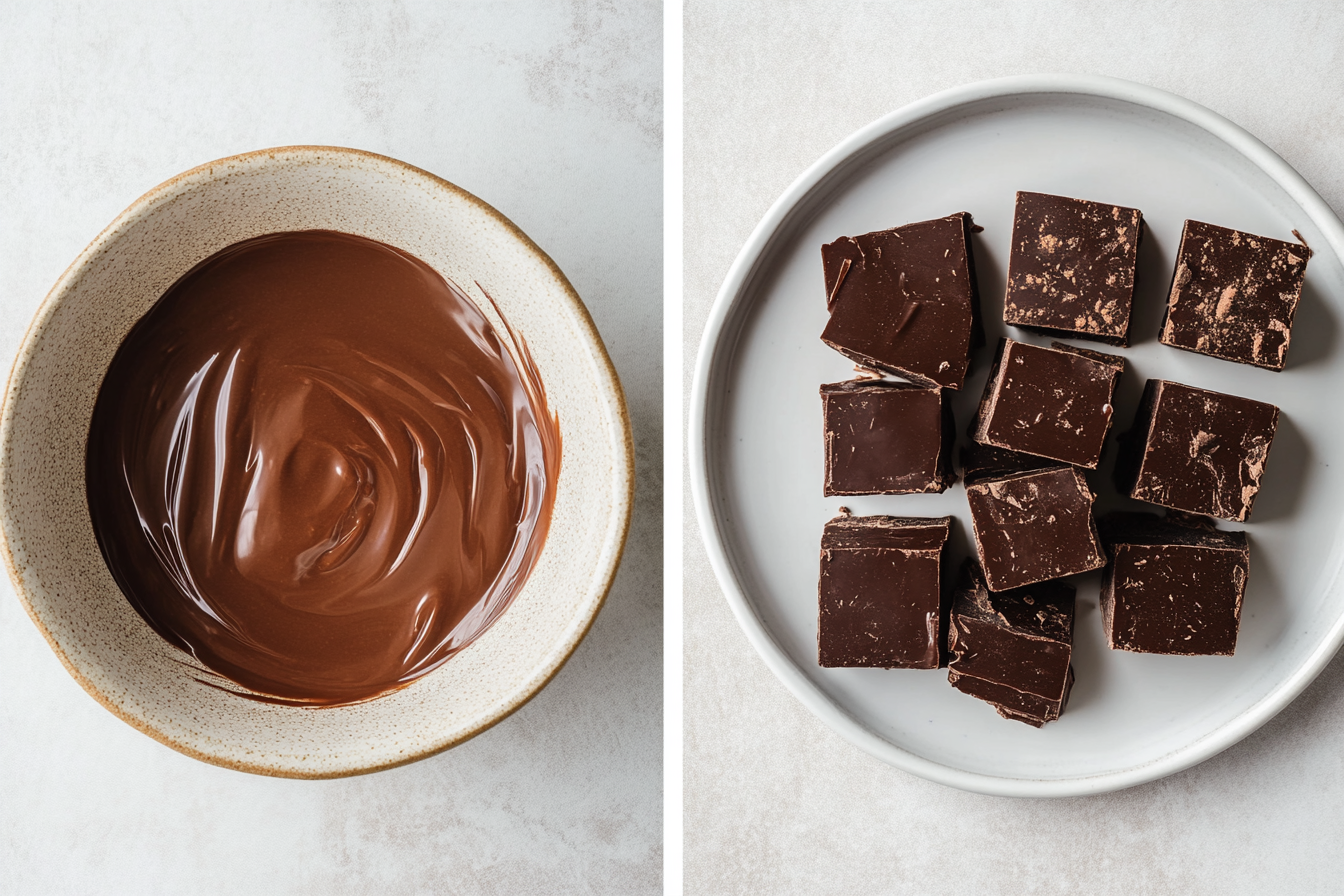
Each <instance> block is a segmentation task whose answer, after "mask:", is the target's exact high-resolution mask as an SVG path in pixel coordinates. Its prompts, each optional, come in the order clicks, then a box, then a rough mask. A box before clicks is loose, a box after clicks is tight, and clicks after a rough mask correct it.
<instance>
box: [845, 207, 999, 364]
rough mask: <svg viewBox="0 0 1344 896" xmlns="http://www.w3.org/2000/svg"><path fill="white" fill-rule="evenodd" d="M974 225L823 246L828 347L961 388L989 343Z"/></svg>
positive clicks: (921, 227) (950, 220)
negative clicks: (976, 353) (976, 352)
mask: <svg viewBox="0 0 1344 896" xmlns="http://www.w3.org/2000/svg"><path fill="white" fill-rule="evenodd" d="M973 226H974V225H973V223H972V221H971V216H970V215H969V214H967V213H966V212H960V213H958V214H955V215H949V216H948V217H946V218H937V219H935V220H932V221H921V222H919V223H916V224H907V225H905V226H904V227H896V228H894V229H892V230H880V231H877V232H875V233H865V234H863V235H861V236H854V237H849V236H846V237H841V238H840V239H838V240H836V241H835V242H833V243H828V244H826V245H824V246H822V247H821V260H822V268H823V271H824V273H825V281H826V307H827V309H828V310H829V311H830V312H831V318H830V321H829V322H828V323H827V324H826V329H825V331H824V332H823V333H822V335H821V339H822V341H823V342H825V343H826V344H827V345H829V346H830V347H831V348H833V349H835V350H836V351H838V352H840V353H841V354H843V355H845V356H846V357H849V358H852V359H853V360H854V361H856V362H858V363H859V364H862V365H864V366H866V367H872V368H875V369H877V370H881V371H884V372H886V373H892V374H895V375H897V376H900V377H904V378H905V379H908V380H911V381H913V382H916V383H919V384H921V385H924V386H943V387H945V388H948V389H960V388H961V385H962V383H963V382H964V381H965V379H966V370H967V366H968V365H969V362H970V355H971V351H972V350H973V349H975V348H978V347H979V346H981V345H983V344H984V332H983V329H982V327H981V325H980V316H979V315H980V301H979V294H978V293H977V291H976V285H975V260H974V257H973V255H972V254H971V238H970V235H971V229H972V227H973Z"/></svg>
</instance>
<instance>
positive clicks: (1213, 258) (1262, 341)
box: [1161, 221, 1311, 370]
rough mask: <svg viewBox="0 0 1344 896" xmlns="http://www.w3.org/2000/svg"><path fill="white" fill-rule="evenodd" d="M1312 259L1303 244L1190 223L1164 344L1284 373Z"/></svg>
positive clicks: (1179, 259)
mask: <svg viewBox="0 0 1344 896" xmlns="http://www.w3.org/2000/svg"><path fill="white" fill-rule="evenodd" d="M1309 258H1311V250H1310V249H1308V248H1307V247H1306V246H1303V245H1301V244H1300V243H1286V242H1284V241H1283V240H1275V239H1270V238H1269V237H1266V236H1256V235H1255V234H1253V233H1244V232H1242V231H1240V230H1231V229H1229V228H1227V227H1218V226H1216V225H1214V224H1205V223H1203V222H1201V221H1186V222H1185V229H1184V231H1182V233H1181V248H1180V250H1179V251H1178V252H1177V255H1176V271H1175V273H1174V274H1173V275H1172V278H1171V293H1170V295H1169V296H1168V297H1167V311H1166V316H1165V318H1164V319H1163V321H1162V337H1161V338H1162V343H1163V344H1164V345H1170V346H1172V347H1173V348H1180V349H1185V350H1186V351H1190V352H1199V353H1200V354H1203V355H1212V356H1213V357H1215V358H1222V359H1223V360H1225V361H1237V362H1239V363H1242V364H1254V365H1255V366H1256V367H1264V368H1266V369H1268V370H1282V369H1283V364H1284V360H1285V359H1286V358H1287V356H1288V342H1289V338H1290V337H1291V336H1292V330H1293V315H1294V314H1296V313H1297V302H1298V299H1300V298H1301V297H1302V283H1303V281H1304V280H1305V279H1306V275H1307V260H1308V259H1309Z"/></svg>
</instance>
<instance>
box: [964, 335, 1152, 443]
mask: <svg viewBox="0 0 1344 896" xmlns="http://www.w3.org/2000/svg"><path fill="white" fill-rule="evenodd" d="M1124 369H1125V360H1124V358H1119V357H1116V356H1115V355H1107V354H1103V353H1101V352H1094V351H1089V350H1088V349H1085V348H1075V347H1073V346H1070V345H1065V344H1064V343H1062V342H1056V343H1054V344H1052V345H1051V347H1050V348H1045V347H1043V346H1039V345H1031V344H1029V343H1025V342H1017V341H1015V340H1012V339H1001V340H999V351H998V354H997V356H996V357H995V359H994V369H993V370H992V371H991V372H990V375H989V380H988V381H987V382H986V383H985V394H984V397H983V398H981V400H980V413H979V416H978V417H977V418H976V425H975V429H974V430H973V431H972V433H971V437H972V438H974V439H975V440H976V441H977V442H983V443H984V444H986V445H993V446H995V447H996V448H1007V449H1009V450H1011V451H1021V452H1025V453H1027V454H1035V455H1038V456H1040V457H1048V458H1050V459H1052V460H1058V461H1063V462H1064V463H1066V464H1073V465H1075V466H1079V467H1087V468H1088V469H1096V466H1097V463H1098V462H1099V461H1100V460H1101V449H1102V447H1103V446H1104V445H1105V444H1106V435H1107V433H1109V432H1110V431H1111V416H1112V414H1113V413H1114V410H1115V409H1114V408H1113V407H1112V405H1111V401H1112V400H1113V399H1114V397H1115V389H1116V385H1117V384H1118V383H1119V382H1120V374H1121V373H1123V372H1124Z"/></svg>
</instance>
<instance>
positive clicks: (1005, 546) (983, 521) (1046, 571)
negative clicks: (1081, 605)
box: [966, 466, 1106, 591]
mask: <svg viewBox="0 0 1344 896" xmlns="http://www.w3.org/2000/svg"><path fill="white" fill-rule="evenodd" d="M966 500H967V502H968V503H969V504H970V507H971V528H972V529H973V530H974V532H975V546H976V551H977V552H978V554H979V557H980V566H981V567H982V568H983V570H984V574H985V579H986V581H987V583H988V585H989V589H990V590H991V591H1008V590H1011V589H1013V588H1020V587H1022V586H1024V585H1031V584H1034V583H1036V582H1043V581H1046V580H1047V579H1058V578H1060V577H1062V576H1068V575H1073V574H1074V573H1078V572H1087V571H1088V570H1090V569H1099V568H1100V567H1102V566H1104V565H1105V563H1106V558H1105V555H1104V554H1103V553H1102V548H1101V542H1100V540H1099V539H1098V538H1097V527H1096V524H1095V523H1094V522H1093V521H1092V501H1093V494H1092V491H1091V490H1090V489H1089V488H1088V486H1087V480H1086V479H1084V478H1083V474H1082V473H1081V472H1079V471H1078V470H1076V469H1074V468H1073V467H1068V466H1054V467H1046V468H1044V469H1040V470H1033V471H1029V472H1025V473H1012V474H1008V475H1005V476H997V477H984V478H975V479H972V478H970V477H968V478H967V480H966Z"/></svg>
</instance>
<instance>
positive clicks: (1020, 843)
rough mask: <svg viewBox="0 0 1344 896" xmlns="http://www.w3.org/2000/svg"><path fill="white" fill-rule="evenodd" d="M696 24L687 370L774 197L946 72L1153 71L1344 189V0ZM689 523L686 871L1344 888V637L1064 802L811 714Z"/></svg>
mask: <svg viewBox="0 0 1344 896" xmlns="http://www.w3.org/2000/svg"><path fill="white" fill-rule="evenodd" d="M684 40H685V101H686V107H685V109H686V111H685V172H686V178H685V229H684V235H685V259H686V261H685V331H686V336H687V344H686V349H685V355H684V359H683V360H684V387H685V388H686V389H687V390H689V384H690V372H691V370H692V368H693V362H694V356H695V350H696V344H697V341H698V339H699V336H700V333H701V331H702V329H703V326H704V321H705V318H706V315H707V313H708V309H709V305H710V303H711V302H712V301H713V298H714V296H715V294H716V292H717V290H718V288H719V285H720V283H721V282H722V279H723V277H724V275H725V274H726V272H727V269H728V266H729V264H730V263H731V261H732V259H733V257H734V256H735V255H736V253H737V251H738V249H739V248H740V247H741V245H742V243H743V242H744V241H745V239H746V237H747V235H748V234H749V232H750V231H751V229H752V228H753V227H754V226H755V224H756V223H757V221H759V220H760V218H761V216H762V215H763V214H764V213H765V210H766V209H767V208H768V206H769V205H770V203H771V202H773V201H774V199H775V198H776V197H777V196H778V195H779V194H780V193H781V192H782V191H783V190H784V189H785V187H787V186H788V184H789V183H790V182H791V181H792V180H793V179H794V178H795V177H796V176H797V175H798V174H799V173H801V172H802V170H803V169H804V168H805V167H807V166H808V165H809V164H811V163H812V162H813V161H814V160H815V159H816V158H817V157H818V156H820V155H821V154H822V153H823V152H825V151H826V150H828V149H830V148H831V147H832V146H833V145H834V144H836V143H837V142H839V141H840V140H841V139H842V138H844V137H845V136H846V135H848V134H849V133H850V132H852V131H853V130H855V129H856V128H858V127H860V126H862V125H865V124H867V123H869V122H870V121H872V120H873V119H875V118H877V117H879V116H881V115H883V114H885V113H887V112H889V111H891V110H893V109H896V108H898V107H900V106H902V105H904V104H906V103H908V102H911V101H913V100H916V99H919V98H921V97H923V96H926V95H928V94H930V93H933V92H935V91H938V90H941V89H944V88H947V87H951V86H955V85H958V84H962V83H966V82H969V81H975V80H979V79H983V78H990V77H998V76H1003V75H1010V74H1023V73H1030V72H1037V71H1059V72H1092V73H1097V74H1107V75H1113V76H1117V77H1122V78H1129V79H1132V80H1135V81H1140V82H1143V83H1146V84H1151V85H1154V86H1157V87H1161V88H1164V89H1167V90H1170V91H1173V92H1175V93H1178V94H1181V95H1184V96H1186V97H1189V98H1190V99H1193V100H1195V101H1197V102H1200V103H1203V104H1205V105H1207V106H1209V107H1210V108H1212V109H1213V110H1215V111H1217V112H1219V113H1221V114H1223V115H1226V116H1227V117H1229V118H1231V119H1232V120H1233V121H1235V122H1237V123H1238V124H1241V125H1242V126H1244V127H1246V128H1247V129H1249V130H1250V131H1251V132H1252V133H1254V134H1256V135H1257V136H1259V137H1260V138H1261V139H1262V140H1264V141H1265V142H1267V143H1268V144H1269V145H1270V146H1271V147H1272V148H1274V149H1275V150H1276V151H1278V152H1279V153H1280V154H1281V155H1283V156H1284V157H1285V158H1286V159H1287V160H1288V162H1289V163H1290V164H1292V165H1293V166H1294V167H1296V168H1297V169H1298V170H1299V171H1300V172H1301V173H1302V174H1303V175H1304V176H1305V177H1306V178H1307V180H1308V181H1310V182H1311V183H1312V184H1313V185H1314V186H1315V187H1316V189H1317V190H1318V191H1319V192H1320V193H1321V194H1322V195H1323V196H1324V197H1325V199H1326V200H1327V201H1328V202H1330V203H1331V204H1332V205H1333V206H1334V207H1335V208H1336V209H1337V210H1340V209H1344V6H1341V5H1338V4H1330V3H1324V2H1321V3H1315V4H1301V3H1298V4H1266V5H1264V7H1263V8H1262V6H1261V4H1256V3H1200V2H1186V3H1182V4H1180V5H1175V4H1170V3H1110V4H1105V5H1101V4H1079V3H1058V2H1033V3H1030V4H1026V3H1007V2H991V0H975V2H963V3H943V2H938V3H935V2H919V3H902V4H895V3H891V4H883V3H855V2H830V3H825V4H822V3H807V4H802V3H778V2H775V3H766V2H746V0H743V2H736V3H729V4H723V3H709V2H702V0H689V2H687V4H686V19H685V36H684ZM1322 412H1323V413H1336V412H1337V410H1336V409H1334V408H1328V409H1327V408H1323V409H1322ZM689 503H690V502H689V495H687V496H685V498H684V506H686V507H688V508H689ZM685 525H686V531H685V546H686V558H687V560H686V567H685V614H686V630H685V644H686V649H685V656H684V661H685V670H686V671H685V721H684V725H685V779H686V791H685V807H686V816H685V830H686V837H685V857H686V872H685V874H686V889H687V892H690V893H696V894H718V893H750V894H761V893H770V894H776V893H778V894H790V893H807V894H849V893H863V894H869V893H872V894H882V893H912V894H915V893H917V894H939V893H949V894H952V893H955V894H968V893H980V892H983V893H1009V894H1021V893H1043V894H1045V893H1050V894H1053V893H1061V894H1063V893H1124V894H1138V893H1168V892H1180V893H1187V894H1201V893H1281V892H1306V893H1317V892H1336V891H1338V889H1339V881H1340V880H1341V879H1342V878H1344V874H1342V872H1344V859H1342V857H1341V849H1344V847H1342V844H1344V660H1339V659H1337V660H1336V661H1335V662H1334V663H1332V664H1331V665H1330V666H1329V667H1328V668H1327V669H1326V671H1325V672H1324V673H1323V675H1322V676H1321V677H1320V678H1319V679H1318V680H1317V682H1316V683H1315V684H1313V685H1312V686H1311V687H1310V688H1308V690H1307V691H1306V692H1305V693H1304V694H1303V695H1302V696H1301V697H1300V698H1299V699H1298V700H1297V701H1296V702H1295V703H1293V704H1292V705H1291V706H1290V707H1289V708H1288V709H1287V710H1285V711H1284V712H1283V713H1282V714H1280V715H1279V716H1278V717H1277V718H1276V719H1274V720H1273V721H1271V722H1270V723H1269V724H1268V725H1266V726H1265V727H1264V728H1263V729H1261V730H1260V731H1259V732H1257V733H1256V734H1254V735H1252V736H1251V737H1250V738H1248V739H1247V740H1246V741H1244V742H1242V743H1241V744H1239V745H1237V746H1235V747H1233V748H1232V749H1230V750H1228V751H1227V752H1225V753H1223V754H1222V755H1220V756H1217V757H1215V758H1214V759H1212V760H1210V761H1208V762H1206V763H1204V764H1203V765H1200V766H1197V767H1195V768H1194V769H1191V770H1189V771H1186V772H1183V773H1181V774H1178V775H1175V776H1172V777H1170V778H1167V779H1165V780H1162V781H1159V782H1155V783H1152V784H1148V785H1144V786H1141V787H1137V788H1134V789H1132V790H1128V791H1124V792H1121V793H1117V794H1112V795H1107V796H1102V797H1091V798H1080V799H1070V800H1058V801H1027V800H1012V799H1002V798H993V797H985V796H980V795H975V794H966V793H962V792H959V791H955V790H951V789H948V788H945V787H941V786H939V785H935V784H930V783H928V782H925V781H923V780H921V779H919V778H916V777H913V776H910V775H907V774H904V773H902V772H898V771H895V770H894V769H891V768H889V767H887V766H885V765H883V764H882V763H880V762H878V761H877V760H874V759H872V758H870V757H868V756H867V755H866V754H864V753H862V752H860V751H859V750H857V749H856V748H854V747H851V746H849V745H848V744H847V743H845V742H843V741H842V740H841V739H840V738H839V736H837V735H835V734H833V733H832V732H831V731H829V729H827V728H825V727H824V726H823V725H822V724H821V723H820V722H818V721H817V720H816V719H814V718H813V717H812V716H811V715H810V714H809V713H807V711H806V710H804V709H803V708H802V706H801V705H800V704H799V703H797V702H796V701H795V700H794V699H793V698H792V697H791V696H790V695H789V693H788V692H787V691H786V690H785V689H784V686H783V685H782V684H780V683H779V682H778V681H776V680H775V679H774V678H773V677H772V676H771V674H770V673H769V672H768V671H767V670H766V668H765V666H764V664H763V663H762V662H761V661H760V660H759V658H758V657H757V656H756V654H755V653H754V652H753V651H752V649H751V648H750V646H749V645H748V644H747V641H746V639H745V637H744V636H743V635H742V633H741V631H740V630H739V629H738V627H737V624H736V623H735V622H734V620H733V618H732V616H731V614H730V613H729V610H728V607H727V604H726V602H725V601H724V599H723V597H722V595H721V594H720V592H719V589H718V587H717V585H716V583H715V582H714V579H713V576H712V574H711V572H710V569H709V565H708V562H707V560H706V558H705V555H704V551H703V548H702V547H701V542H700V538H699V532H698V529H697V527H696V525H695V522H694V519H693V514H691V513H690V512H689V511H688V512H687V515H686V524H685Z"/></svg>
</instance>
